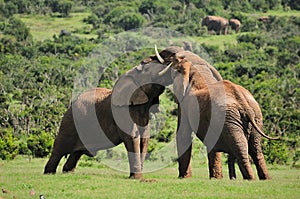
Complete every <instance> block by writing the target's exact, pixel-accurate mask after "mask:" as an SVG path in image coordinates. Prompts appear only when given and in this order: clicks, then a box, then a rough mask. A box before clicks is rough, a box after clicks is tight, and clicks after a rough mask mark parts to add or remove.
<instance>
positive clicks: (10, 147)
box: [0, 128, 19, 160]
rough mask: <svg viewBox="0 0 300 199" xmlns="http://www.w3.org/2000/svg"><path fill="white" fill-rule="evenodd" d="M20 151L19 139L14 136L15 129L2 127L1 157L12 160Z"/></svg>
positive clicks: (0, 134) (0, 132)
mask: <svg viewBox="0 0 300 199" xmlns="http://www.w3.org/2000/svg"><path fill="white" fill-rule="evenodd" d="M18 153H19V145H18V142H17V139H16V138H15V137H14V136H13V129H12V128H7V129H1V131H0V158H1V159H2V160H11V159H14V158H15V157H16V155H18Z"/></svg>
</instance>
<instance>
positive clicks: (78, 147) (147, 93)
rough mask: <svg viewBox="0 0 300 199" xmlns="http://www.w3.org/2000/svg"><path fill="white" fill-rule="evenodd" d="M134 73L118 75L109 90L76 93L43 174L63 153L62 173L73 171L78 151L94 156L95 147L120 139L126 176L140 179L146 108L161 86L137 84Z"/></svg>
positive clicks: (145, 144) (53, 167) (53, 169)
mask: <svg viewBox="0 0 300 199" xmlns="http://www.w3.org/2000/svg"><path fill="white" fill-rule="evenodd" d="M152 65H153V64H152ZM136 73H139V70H138V68H137V67H135V68H134V69H132V70H131V73H130V74H125V75H123V76H121V78H120V79H119V80H118V82H117V83H116V85H115V87H114V89H113V91H112V90H109V89H105V88H97V89H92V90H89V91H87V92H85V93H83V94H81V95H79V97H78V98H77V100H76V101H75V102H73V103H72V106H71V107H70V108H68V110H67V111H66V113H65V114H64V116H63V119H62V122H61V125H60V128H59V132H58V135H57V136H56V138H55V142H54V146H53V150H52V153H51V156H50V159H49V160H48V162H47V164H46V166H45V169H44V173H45V174H48V173H55V172H56V168H57V166H58V164H59V161H60V160H61V158H62V157H63V156H65V155H67V154H70V156H69V157H68V159H67V162H66V163H65V164H64V166H63V171H64V172H68V171H72V170H74V169H75V167H76V164H77V162H78V160H79V158H80V157H81V155H82V154H86V155H88V156H94V155H95V154H96V152H97V151H98V150H102V149H108V148H111V147H114V146H117V145H118V144H120V143H122V142H124V144H125V147H126V149H127V151H128V159H129V165H130V178H134V179H140V178H143V176H142V169H143V162H144V159H145V155H146V153H147V148H148V142H149V137H150V135H149V111H152V110H155V107H154V108H153V106H156V105H157V104H158V102H159V98H158V96H159V95H160V94H161V93H163V91H164V87H163V86H160V85H158V84H157V85H155V84H148V85H140V84H139V81H138V78H137V77H138V76H136V75H135V76H134V74H136ZM131 75H133V76H131ZM114 93H115V95H114ZM150 108H151V110H150ZM154 112H155V111H154ZM117 119H118V120H119V121H117ZM122 125H123V126H122ZM120 126H122V128H121V127H120ZM79 132H80V133H79Z"/></svg>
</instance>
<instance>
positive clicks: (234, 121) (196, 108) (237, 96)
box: [44, 46, 277, 180]
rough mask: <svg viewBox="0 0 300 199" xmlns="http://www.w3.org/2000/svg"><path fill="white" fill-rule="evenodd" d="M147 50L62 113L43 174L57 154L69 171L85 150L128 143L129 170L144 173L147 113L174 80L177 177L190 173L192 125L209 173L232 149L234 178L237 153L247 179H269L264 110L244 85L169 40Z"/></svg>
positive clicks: (214, 174) (218, 173) (217, 173)
mask: <svg viewBox="0 0 300 199" xmlns="http://www.w3.org/2000/svg"><path fill="white" fill-rule="evenodd" d="M155 52H156V53H155V55H152V56H149V57H148V58H146V59H144V60H143V61H141V62H140V64H139V65H138V66H135V67H133V68H132V69H131V70H129V71H127V73H125V74H124V75H123V76H121V77H120V78H119V79H118V81H117V82H116V84H115V86H114V88H113V89H112V90H109V89H105V88H95V89H92V90H89V91H87V92H85V93H83V94H81V95H79V96H78V98H77V100H75V101H74V102H73V103H72V105H71V107H69V109H68V110H67V111H66V113H65V114H64V116H63V119H62V122H61V125H60V129H59V133H58V135H57V137H56V139H55V142H54V147H53V150H52V153H51V156H50V159H49V161H48V162H47V164H46V166H45V170H44V173H45V174H48V173H55V172H56V169H57V166H58V164H59V161H60V160H61V158H62V157H63V156H65V155H68V154H69V157H68V159H67V161H66V163H65V165H64V166H63V171H64V172H68V171H72V170H74V169H75V167H76V164H77V162H78V160H79V158H80V157H81V155H82V154H86V155H89V156H95V155H96V152H97V151H98V150H103V149H107V148H111V147H114V146H116V145H118V144H120V143H122V142H123V143H124V145H125V147H126V150H127V154H128V160H129V165H130V177H131V178H135V179H141V178H143V175H142V171H143V163H144V160H145V156H146V153H147V149H148V142H149V139H150V133H149V132H150V131H149V130H150V129H149V128H150V125H149V120H150V118H149V112H156V111H157V110H158V109H157V106H158V104H159V96H160V95H161V94H162V93H163V92H164V90H165V87H166V86H168V85H171V84H173V90H174V95H175V98H176V102H177V103H178V113H179V114H178V126H177V134H176V144H177V152H178V164H179V177H180V178H187V177H191V175H192V169H191V150H192V136H191V135H192V132H195V133H196V135H197V137H198V138H199V139H200V140H201V141H202V142H203V143H204V144H205V145H206V147H207V152H208V158H209V172H210V178H221V177H222V170H221V168H222V165H221V155H220V152H225V153H228V154H229V161H228V164H229V173H230V178H231V179H235V178H236V175H235V169H234V162H235V160H236V161H237V163H238V166H239V169H240V171H241V173H242V176H243V178H244V179H249V180H252V179H254V178H255V176H254V173H253V170H252V168H251V164H250V160H249V156H248V154H249V155H250V156H251V158H252V160H253V162H254V164H255V166H256V169H257V174H258V176H259V179H270V176H269V174H268V170H267V167H266V163H265V160H264V156H263V153H262V148H261V137H262V136H263V137H265V138H268V139H277V138H271V137H269V136H267V135H265V134H264V132H263V131H262V129H263V128H262V127H263V122H262V113H261V110H260V107H259V105H258V103H257V102H256V100H255V99H254V98H253V96H252V94H251V93H250V92H249V91H248V90H246V89H245V88H243V87H241V86H239V85H237V84H234V83H232V82H230V81H228V80H223V79H222V77H221V75H220V74H219V72H218V71H217V70H216V69H215V68H214V67H213V66H211V65H210V64H209V63H207V62H206V61H205V60H203V59H202V58H200V57H199V56H198V55H196V54H194V53H192V52H190V51H185V50H183V49H182V48H180V47H176V46H171V47H168V48H166V49H164V50H162V51H161V52H160V53H158V51H157V49H156V48H155Z"/></svg>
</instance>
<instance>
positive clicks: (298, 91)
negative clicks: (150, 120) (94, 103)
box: [0, 0, 300, 165]
mask: <svg viewBox="0 0 300 199" xmlns="http://www.w3.org/2000/svg"><path fill="white" fill-rule="evenodd" d="M299 10H300V3H298V2H297V1H292V0H263V1H261V0H256V1H250V0H249V1H247V0H246V1H238V0H234V1H232V0H222V1H220V0H210V1H203V0H190V1H189V0H185V1H183V0H180V1H169V0H160V1H158V0H155V1H146V0H144V1H138V0H131V1H106V0H101V1H100V0H96V1H92V0H79V1H70V0H33V1H32V0H23V1H19V0H10V1H7V0H0V126H1V128H0V158H1V159H13V158H14V157H16V155H18V154H26V155H32V156H34V157H45V156H47V155H48V154H49V152H50V151H51V147H52V144H53V140H54V138H55V135H56V134H57V131H58V127H59V124H60V120H61V117H62V115H63V113H64V112H65V111H66V109H67V107H68V106H69V104H70V99H71V97H72V91H73V86H74V80H75V79H76V75H77V74H78V73H79V69H80V68H81V67H82V64H83V63H84V61H85V59H86V58H87V57H88V55H89V54H90V53H91V52H92V51H93V50H94V49H95V48H96V47H97V46H98V45H100V44H101V43H102V42H104V41H106V40H107V39H109V38H111V37H112V36H114V35H116V34H119V33H122V32H124V31H128V30H131V29H138V28H140V29H143V28H146V27H159V28H165V29H168V30H172V31H177V32H179V33H181V34H183V35H185V36H189V37H191V38H192V39H193V41H197V42H198V43H200V44H202V45H201V46H202V48H203V49H204V50H205V51H206V52H207V53H208V54H209V57H210V60H211V61H213V63H212V64H213V65H214V66H215V67H216V68H217V69H218V70H219V71H220V73H221V75H222V76H223V78H224V79H229V80H231V81H233V82H235V83H238V84H240V85H242V86H244V87H245V88H247V89H248V90H249V91H250V92H251V93H253V95H254V97H255V98H256V99H257V101H258V102H259V104H260V106H261V108H262V112H263V115H264V131H265V132H266V134H268V135H272V136H276V135H280V136H281V137H282V139H281V140H280V141H268V140H263V147H264V153H265V155H266V159H267V161H268V162H269V163H272V164H274V163H279V164H292V165H297V163H298V164H299V161H298V160H299V158H300V149H299V148H300V141H299V136H300V130H299V126H300V87H299V85H300V81H299V78H300V63H299V60H300V51H299V50H300V36H299V35H300V27H299V26H300V11H299ZM207 15H218V16H223V17H225V18H227V19H230V18H237V19H239V20H240V21H241V23H242V26H241V30H240V32H239V33H234V31H232V30H230V31H229V34H228V35H215V34H214V33H210V34H209V33H208V31H207V29H206V27H202V26H201V21H202V18H203V17H205V16H207ZM261 16H268V20H267V21H265V22H263V21H258V18H259V17H261ZM141 42H142V41H141ZM109 47H110V46H109ZM149 54H153V49H150V50H149V49H148V50H146V51H143V52H138V51H136V52H130V53H124V54H123V55H121V56H119V57H118V59H117V60H114V62H113V63H111V64H109V65H107V66H106V67H108V68H107V70H105V71H104V72H103V74H102V78H101V79H100V81H99V80H97V81H99V86H103V87H107V88H112V86H113V84H114V82H115V81H116V79H117V78H118V77H119V76H120V75H122V74H124V73H125V71H127V70H128V69H130V68H131V67H133V66H134V64H136V63H138V61H139V60H142V59H143V58H144V57H146V56H148V55H149ZM129 58H131V59H129ZM133 60H134V61H133ZM133 62H134V63H133ZM171 99H172V95H171V94H170V93H169V92H168V93H166V94H164V96H163V98H162V103H161V106H162V107H164V109H165V110H164V112H163V114H162V115H161V118H163V119H164V120H165V127H164V128H163V129H162V130H161V131H160V132H156V133H155V134H154V135H153V138H152V139H151V144H150V147H149V151H155V150H156V149H157V148H159V146H161V145H163V144H164V143H167V142H169V141H170V140H171V139H172V138H173V136H174V132H175V128H176V115H175V112H176V111H174V107H175V106H172V105H170V100H171Z"/></svg>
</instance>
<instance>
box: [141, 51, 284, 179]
mask: <svg viewBox="0 0 300 199" xmlns="http://www.w3.org/2000/svg"><path fill="white" fill-rule="evenodd" d="M184 53H185V52H178V53H175V54H173V55H171V54H172V53H171V54H169V55H168V57H167V58H166V56H165V55H164V54H165V52H161V54H162V56H161V55H160V53H158V52H157V53H156V57H157V58H155V57H150V58H149V59H148V62H146V64H145V65H149V64H151V62H154V63H157V62H158V61H159V62H160V63H161V64H162V65H166V64H167V63H168V66H167V67H164V68H163V67H162V66H161V65H159V64H155V65H154V67H156V68H151V74H156V73H157V71H158V70H160V69H161V71H160V72H158V75H157V76H158V77H156V79H161V82H162V83H161V84H163V85H169V84H171V83H170V82H173V86H174V92H175V94H176V97H177V100H178V102H179V103H180V104H179V107H180V114H181V117H180V119H179V120H180V121H179V127H178V131H177V134H176V143H177V152H178V157H179V158H178V163H179V177H182V178H185V177H190V176H191V170H190V159H191V150H192V146H191V142H192V137H191V133H192V132H193V131H194V132H195V133H196V135H197V137H198V138H200V140H201V141H202V142H204V144H205V145H206V146H207V147H208V148H209V150H210V153H216V152H225V153H228V154H229V155H231V156H232V157H234V158H236V159H237V162H238V165H239V168H240V171H241V173H242V175H243V178H244V179H248V180H253V179H255V176H254V173H253V170H252V167H251V164H250V160H249V156H248V154H249V155H250V156H251V157H252V159H253V162H254V164H255V165H256V169H257V173H258V176H259V179H261V180H265V179H271V177H270V175H269V173H268V170H267V166H266V162H265V160H264V156H263V152H262V148H261V139H262V137H265V138H268V139H272V140H275V139H279V138H272V137H270V136H268V135H266V134H265V133H264V132H263V131H262V127H263V123H262V113H261V110H260V108H259V105H258V103H257V102H256V100H255V99H254V97H253V96H252V94H251V93H250V92H249V91H248V90H247V89H245V88H243V87H242V86H239V85H237V84H234V83H232V82H230V81H228V80H222V81H217V82H207V81H206V79H205V76H204V77H203V76H202V72H199V66H196V64H194V63H192V62H191V61H189V60H188V59H186V58H185V55H184ZM163 56H165V57H164V58H162V57H163ZM157 60H158V61H157ZM143 67H144V66H142V67H141V68H142V69H141V70H142V71H143V72H141V73H142V74H143V75H144V77H148V78H149V76H151V74H149V68H148V70H144V69H143ZM170 68H172V69H173V70H171V73H170ZM153 71H155V72H153ZM152 78H155V77H152ZM254 104H255V106H253V105H254ZM212 109H213V111H212ZM255 109H257V110H255ZM215 112H216V113H215ZM257 113H258V114H257ZM213 115H216V119H214V120H212V119H211V117H212V116H213ZM222 116H224V120H222ZM216 126H219V127H221V129H220V134H216V132H215V127H216ZM216 135H217V136H216ZM214 139H215V140H214ZM213 141H215V142H213Z"/></svg>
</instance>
